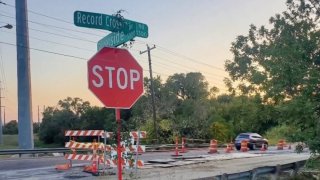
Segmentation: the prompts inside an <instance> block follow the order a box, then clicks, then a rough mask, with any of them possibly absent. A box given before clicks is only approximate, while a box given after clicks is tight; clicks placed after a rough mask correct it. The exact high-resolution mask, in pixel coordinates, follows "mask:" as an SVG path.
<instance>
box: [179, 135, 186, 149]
mask: <svg viewBox="0 0 320 180" xmlns="http://www.w3.org/2000/svg"><path fill="white" fill-rule="evenodd" d="M186 152H187V148H186V138H185V137H183V138H182V139H181V151H180V153H186Z"/></svg>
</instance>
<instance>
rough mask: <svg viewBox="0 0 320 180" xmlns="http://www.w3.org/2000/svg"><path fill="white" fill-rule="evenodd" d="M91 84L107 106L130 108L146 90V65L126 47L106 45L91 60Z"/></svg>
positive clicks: (89, 64) (89, 66) (89, 67)
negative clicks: (139, 61)
mask: <svg viewBox="0 0 320 180" xmlns="http://www.w3.org/2000/svg"><path fill="white" fill-rule="evenodd" d="M88 83H89V89H90V90H91V91H92V92H93V94H95V95H96V96H97V98H98V99H99V100H100V101H101V102H102V103H103V104H104V105H105V107H107V108H118V109H130V108H131V107H132V105H133V104H134V103H135V102H136V101H137V100H138V99H139V97H140V96H141V95H142V93H143V74H142V67H141V66H140V65H139V64H138V63H137V61H136V60H135V59H134V57H132V55H131V54H130V53H129V52H128V51H127V50H126V49H119V48H109V47H105V48H103V49H101V50H100V51H99V52H97V53H96V54H95V55H94V56H93V57H92V58H91V59H90V60H89V61H88Z"/></svg>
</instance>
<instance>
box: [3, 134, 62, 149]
mask: <svg viewBox="0 0 320 180" xmlns="http://www.w3.org/2000/svg"><path fill="white" fill-rule="evenodd" d="M33 137H34V139H33V140H34V147H35V148H54V147H61V145H57V144H44V143H43V142H41V141H40V140H39V137H38V135H37V134H34V135H33ZM2 138H3V144H0V150H1V149H18V148H19V144H18V135H17V134H14V135H8V134H4V135H3V136H2Z"/></svg>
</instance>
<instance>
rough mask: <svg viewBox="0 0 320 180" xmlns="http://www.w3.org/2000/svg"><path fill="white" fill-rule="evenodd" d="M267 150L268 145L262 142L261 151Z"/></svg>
mask: <svg viewBox="0 0 320 180" xmlns="http://www.w3.org/2000/svg"><path fill="white" fill-rule="evenodd" d="M266 150H267V148H266V145H265V144H262V146H261V149H260V151H262V152H264V151H266Z"/></svg>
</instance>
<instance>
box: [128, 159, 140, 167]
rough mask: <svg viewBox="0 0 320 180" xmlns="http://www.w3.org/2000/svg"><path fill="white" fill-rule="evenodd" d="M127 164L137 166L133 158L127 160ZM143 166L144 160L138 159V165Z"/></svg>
mask: <svg viewBox="0 0 320 180" xmlns="http://www.w3.org/2000/svg"><path fill="white" fill-rule="evenodd" d="M126 166H127V167H134V166H135V163H134V161H132V160H128V161H127V162H126ZM143 166H144V161H142V160H138V161H137V167H138V168H142V167H143Z"/></svg>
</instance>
